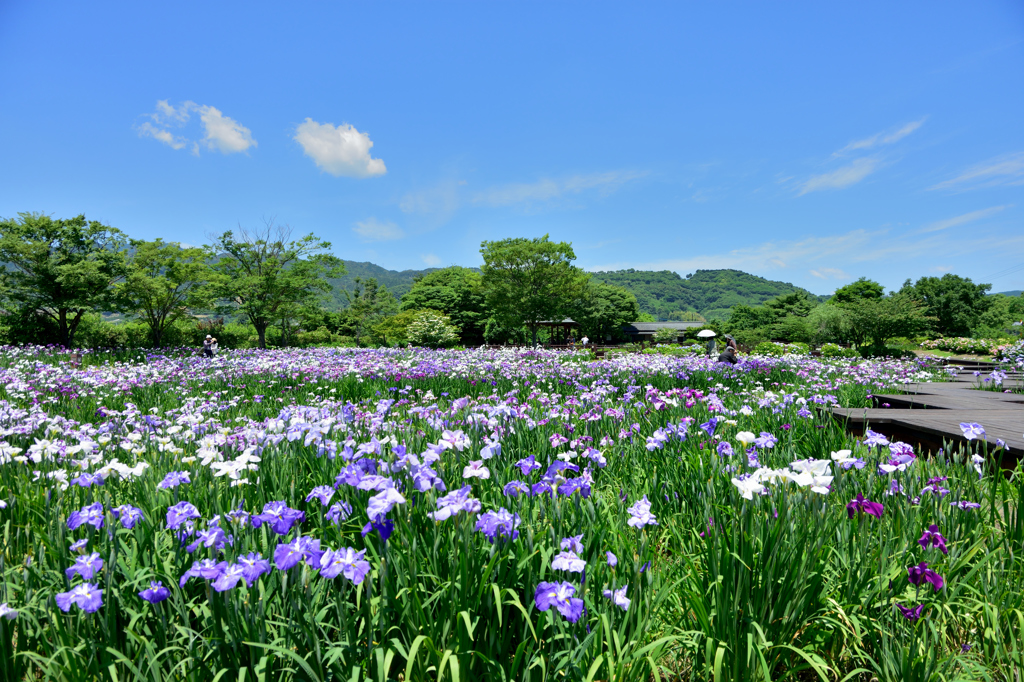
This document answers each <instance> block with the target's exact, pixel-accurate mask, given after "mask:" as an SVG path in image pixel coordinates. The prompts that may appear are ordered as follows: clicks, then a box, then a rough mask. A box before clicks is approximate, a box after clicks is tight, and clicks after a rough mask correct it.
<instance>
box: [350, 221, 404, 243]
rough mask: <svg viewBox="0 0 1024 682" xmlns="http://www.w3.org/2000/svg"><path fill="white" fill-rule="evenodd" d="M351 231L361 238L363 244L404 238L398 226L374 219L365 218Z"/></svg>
mask: <svg viewBox="0 0 1024 682" xmlns="http://www.w3.org/2000/svg"><path fill="white" fill-rule="evenodd" d="M352 231H353V232H355V233H356V234H358V235H359V236H360V237H362V238H363V241H364V242H389V241H394V240H395V239H401V238H402V237H404V236H405V232H403V231H402V228H400V227H399V226H398V225H395V224H394V223H389V222H383V221H380V220H377V219H376V218H367V219H366V220H364V221H363V222H360V223H356V225H355V227H353V228H352Z"/></svg>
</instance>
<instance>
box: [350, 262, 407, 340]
mask: <svg viewBox="0 0 1024 682" xmlns="http://www.w3.org/2000/svg"><path fill="white" fill-rule="evenodd" d="M345 300H346V302H347V303H348V307H347V308H346V309H345V310H343V311H342V313H341V330H342V333H344V334H347V335H349V336H354V337H355V339H356V342H357V343H361V342H363V341H364V340H365V339H366V337H367V336H368V335H369V336H372V335H373V330H374V328H375V327H377V326H378V325H380V323H381V322H382V321H383V320H384V318H386V317H388V316H390V315H394V314H395V313H396V312H398V301H396V300H395V297H394V296H392V295H391V292H390V291H388V288H387V287H385V286H382V285H380V284H378V283H377V280H376V279H375V278H373V277H370V278H369V279H366V280H363V279H362V278H361V277H357V278H356V280H355V289H353V290H352V291H346V292H345Z"/></svg>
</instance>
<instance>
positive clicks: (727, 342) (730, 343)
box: [725, 334, 739, 353]
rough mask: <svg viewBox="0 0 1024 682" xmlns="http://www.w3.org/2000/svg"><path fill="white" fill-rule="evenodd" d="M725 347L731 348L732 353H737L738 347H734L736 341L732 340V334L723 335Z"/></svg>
mask: <svg viewBox="0 0 1024 682" xmlns="http://www.w3.org/2000/svg"><path fill="white" fill-rule="evenodd" d="M725 347H726V348H732V350H733V352H734V353H735V352H739V347H738V346H737V345H736V339H734V338H732V334H726V335H725Z"/></svg>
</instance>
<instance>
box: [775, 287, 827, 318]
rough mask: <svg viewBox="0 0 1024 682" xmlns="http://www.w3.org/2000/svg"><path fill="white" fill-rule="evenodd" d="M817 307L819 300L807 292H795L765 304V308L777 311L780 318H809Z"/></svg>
mask: <svg viewBox="0 0 1024 682" xmlns="http://www.w3.org/2000/svg"><path fill="white" fill-rule="evenodd" d="M817 305H818V299H817V298H815V297H814V296H812V295H811V294H809V293H807V292H806V291H793V292H790V293H788V294H783V295H781V296H777V297H775V298H773V299H771V300H769V301H765V302H764V306H765V307H766V308H768V309H770V310H773V311H775V313H776V314H777V315H778V316H779V317H784V316H786V315H794V316H796V317H807V316H808V315H810V314H811V310H813V309H814V308H815V306H817Z"/></svg>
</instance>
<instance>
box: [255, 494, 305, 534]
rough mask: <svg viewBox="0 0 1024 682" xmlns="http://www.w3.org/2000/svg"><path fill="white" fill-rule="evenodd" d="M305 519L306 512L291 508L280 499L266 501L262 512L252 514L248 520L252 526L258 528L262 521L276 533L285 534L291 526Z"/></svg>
mask: <svg viewBox="0 0 1024 682" xmlns="http://www.w3.org/2000/svg"><path fill="white" fill-rule="evenodd" d="M305 520H306V514H305V513H304V512H300V511H299V510H297V509H292V508H291V507H289V506H288V505H287V504H285V503H284V502H282V501H276V502H267V503H266V504H265V505H263V513H262V514H253V515H252V516H250V517H249V522H250V523H251V524H252V526H253V528H259V527H260V526H262V525H263V524H264V523H266V524H268V525H270V530H272V531H274V532H275V533H277V534H278V535H287V534H288V532H289V531H291V529H292V526H294V525H295V524H296V523H302V522H303V521H305Z"/></svg>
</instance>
